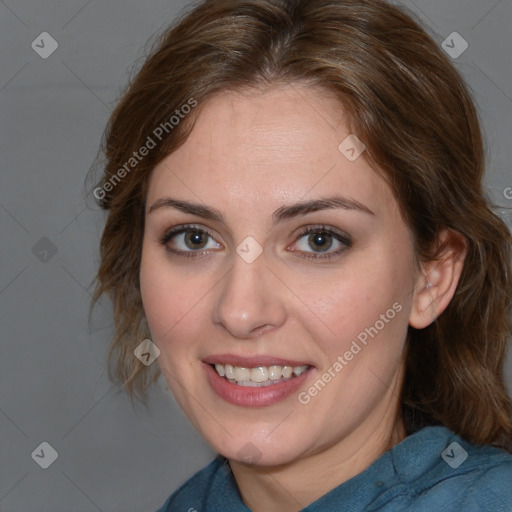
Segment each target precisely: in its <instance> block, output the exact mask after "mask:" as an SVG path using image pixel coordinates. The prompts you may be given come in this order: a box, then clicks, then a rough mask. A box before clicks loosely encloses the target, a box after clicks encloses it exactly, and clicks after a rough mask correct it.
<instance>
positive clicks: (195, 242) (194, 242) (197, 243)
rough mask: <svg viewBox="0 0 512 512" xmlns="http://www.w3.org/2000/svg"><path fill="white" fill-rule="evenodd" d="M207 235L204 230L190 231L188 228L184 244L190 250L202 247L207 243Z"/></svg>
mask: <svg viewBox="0 0 512 512" xmlns="http://www.w3.org/2000/svg"><path fill="white" fill-rule="evenodd" d="M208 238H209V235H208V234H207V233H205V232H204V231H192V230H189V231H187V232H186V233H185V236H184V240H183V241H184V242H185V245H186V246H187V247H188V248H189V249H192V250H194V249H195V250H197V249H204V247H205V246H206V244H207V243H208Z"/></svg>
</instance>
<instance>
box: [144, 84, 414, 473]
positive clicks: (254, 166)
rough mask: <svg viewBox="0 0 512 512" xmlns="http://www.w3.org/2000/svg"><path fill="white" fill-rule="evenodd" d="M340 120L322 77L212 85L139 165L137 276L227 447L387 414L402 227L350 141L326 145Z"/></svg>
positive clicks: (332, 436) (187, 391) (177, 368)
mask: <svg viewBox="0 0 512 512" xmlns="http://www.w3.org/2000/svg"><path fill="white" fill-rule="evenodd" d="M349 135H350V132H349V130H348V128H347V126H346V123H345V122H344V120H343V111H342V109H341V107H340V105H339V103H338V102H336V100H334V99H332V98H329V97H328V96H327V95H326V94H325V93H322V92H321V91H320V90H317V89H314V88H311V87H305V86H300V85H298V84H296V85H294V86H293V87H292V86H282V87H279V88H273V89H270V90H266V91H264V92H246V93H244V94H242V93H234V92H229V93H227V92H225V93H222V94H219V95H216V96H215V97H213V98H212V99H210V100H209V101H208V102H207V103H205V104H204V105H203V106H202V110H201V112H200V114H199V117H198V119H197V122H196V125H195V127H194V129H193V131H192V133H191V135H190V137H189V138H188V139H187V141H186V143H185V144H184V145H183V146H181V147H180V148H179V149H178V150H176V151H175V152H174V153H172V154H171V155H169V156H167V157H166V158H165V159H164V160H163V161H162V162H161V163H160V164H159V165H158V166H156V167H155V169H154V170H153V172H152V175H151V177H150V181H149V187H148V193H147V201H146V224H145V232H144V240H143V251H142V261H141V268H140V285H141V293H142V299H143V304H144V310H145V314H146V317H147V320H148V324H149V327H150V330H151V334H152V341H153V342H154V343H155V344H156V345H157V346H158V347H159V349H160V351H161V354H160V356H159V358H158V359H157V361H158V364H159V365H160V367H161V369H162V372H163V375H164V377H165V379H166V381H167V383H168V385H169V387H170V389H171V390H172V392H173V394H174V396H175V397H176V399H177V401H178V402H179V404H180V405H181V407H182V408H183V410H184V412H185V413H186V415H187V416H188V418H189V419H190V421H191V422H192V424H193V425H194V426H195V427H196V428H197V429H198V430H199V431H200V432H201V433H202V435H203V436H204V437H205V439H206V440H207V441H208V442H209V443H210V444H211V445H212V447H213V448H214V449H215V450H216V451H218V452H219V453H221V454H223V455H225V456H226V457H228V458H230V459H232V460H238V461H243V460H248V459H252V461H253V462H255V463H256V464H262V465H263V464H268V465H277V464H285V463H289V462H292V461H294V460H298V459H301V458H305V457H308V456H313V455H315V454H318V453H323V452H326V451H329V450H331V451H333V450H335V449H336V446H338V445H340V443H343V442H345V444H346V441H347V439H350V440H351V446H353V447H354V450H357V449H358V447H359V446H360V445H363V444H364V442H365V440H366V439H368V437H369V436H370V435H372V433H375V432H376V431H378V430H379V429H384V428H387V427H389V425H391V424H392V423H393V421H394V418H395V412H396V406H397V404H398V400H399V398H398V397H399V386H400V382H401V379H402V375H403V364H402V353H403V347H404V342H405V337H406V333H407V326H408V320H409V313H410V311H411V301H412V293H413V289H414V287H415V282H416V281H415V280H416V273H415V267H414V263H413V261H414V258H413V248H412V241H411V237H410V233H409V230H408V229H407V227H406V226H405V224H404V221H403V220H402V218H401V216H400V213H399V211H398V207H397V203H396V201H395V199H394V197H393V195H392V192H391V190H390V188H389V187H388V185H387V184H386V183H385V181H384V180H383V179H382V178H381V177H379V176H378V175H377V173H376V172H375V171H374V170H373V169H372V168H371V167H370V166H369V165H368V163H367V162H366V159H365V158H364V152H363V153H362V155H361V156H360V157H358V158H355V157H356V156H357V149H358V148H357V147H355V146H354V143H353V139H348V140H347V141H346V142H345V143H344V144H342V145H341V147H340V148H339V146H340V143H342V142H343V141H345V139H346V138H347V137H348V136H349ZM352 149H354V151H353V150H352ZM386 426H387V427H386Z"/></svg>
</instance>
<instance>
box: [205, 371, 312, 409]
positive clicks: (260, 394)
mask: <svg viewBox="0 0 512 512" xmlns="http://www.w3.org/2000/svg"><path fill="white" fill-rule="evenodd" d="M203 364H204V367H205V371H206V377H207V378H208V382H209V383H210V386H211V387H212V388H213V390H214V391H215V392H216V393H217V395H219V396H220V397H221V398H222V399H223V400H225V401H226V402H229V403H230V404H234V405H239V406H242V407H266V406H268V405H273V404H276V403H278V402H281V401H282V400H284V399H285V398H287V397H289V396H290V395H291V394H292V393H294V392H295V391H297V390H298V389H299V388H300V386H301V385H302V384H303V383H304V381H305V380H306V379H307V378H308V377H309V375H310V372H311V370H313V367H309V368H308V369H307V370H306V371H305V372H304V373H301V374H300V375H299V376H298V377H294V378H293V379H290V380H285V381H283V382H279V383H278V384H272V385H270V386H261V387H258V388H255V387H248V386H239V385H238V384H231V382H229V381H228V380H226V379H225V378H224V377H221V376H220V375H219V374H218V373H217V372H216V370H215V369H214V368H213V367H212V366H211V365H210V364H207V363H203Z"/></svg>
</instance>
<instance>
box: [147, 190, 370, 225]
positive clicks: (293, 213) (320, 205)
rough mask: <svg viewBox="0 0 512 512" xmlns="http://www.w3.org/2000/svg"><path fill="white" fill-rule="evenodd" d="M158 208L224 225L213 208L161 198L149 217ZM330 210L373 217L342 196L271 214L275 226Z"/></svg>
mask: <svg viewBox="0 0 512 512" xmlns="http://www.w3.org/2000/svg"><path fill="white" fill-rule="evenodd" d="M160 208H174V209H176V210H179V211H180V212H183V213H189V214H192V215H197V216H199V217H203V218H204V219H208V220H212V221H217V222H221V223H224V217H223V215H222V213H221V212H220V211H219V210H217V209H215V208H212V207H210V206H204V205H201V204H197V203H190V202H188V201H181V200H178V199H173V198H171V197H162V198H161V199H158V200H157V201H156V202H154V203H153V204H152V205H151V207H150V208H149V210H148V212H147V213H148V215H149V214H150V213H152V212H154V211H156V210H159V209H160ZM331 209H343V210H353V211H359V212H362V213H366V214H369V215H375V213H374V212H372V210H370V208H368V207H367V206H365V205H364V204H362V203H360V202H359V201H355V200H353V199H348V198H346V197H343V196H331V197H325V198H320V199H313V200H310V201H301V202H298V203H295V204H291V205H285V206H281V207H280V208H278V209H277V210H276V211H275V212H274V213H273V214H272V219H273V223H274V225H276V224H278V223H279V222H281V221H283V220H286V219H291V218H293V217H297V216H299V215H306V214H308V213H312V212H317V211H321V210H331Z"/></svg>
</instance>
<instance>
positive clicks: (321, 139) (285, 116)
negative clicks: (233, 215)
mask: <svg viewBox="0 0 512 512" xmlns="http://www.w3.org/2000/svg"><path fill="white" fill-rule="evenodd" d="M352 135H354V134H351V133H350V131H349V129H348V126H347V124H346V121H345V119H344V115H343V108H342V106H341V104H340V103H339V102H338V101H337V100H336V99H334V98H333V97H329V96H328V95H327V94H326V93H325V92H323V91H322V90H319V89H317V88H313V87H310V86H309V87H308V86H303V85H298V84H296V85H287V86H281V87H274V88H271V89H267V90H265V91H245V92H232V91H229V92H223V93H220V94H217V95H215V96H213V97H212V98H210V99H209V100H208V101H207V102H205V103H204V104H203V105H201V107H200V110H199V115H198V117H197V120H196V123H195V125H194V128H193V130H192V132H191V133H190V136H189V137H188V139H187V141H186V142H185V143H184V144H183V145H182V146H181V147H180V148H178V149H177V150H176V151H174V152H173V153H172V154H170V155H168V156H167V157H166V158H165V159H164V160H163V161H162V162H160V163H159V164H158V165H157V166H156V168H155V169H154V170H153V173H152V176H151V179H150V182H149V189H148V204H150V203H151V201H154V200H156V199H158V198H159V197H160V195H161V194H169V195H172V196H173V197H177V198H179V199H188V200H190V199H195V200H199V201H200V202H204V203H207V204H214V205H215V206H219V204H221V206H222V207H225V208H227V207H228V206H229V205H231V206H233V207H235V208H240V207H243V206H251V205H252V207H254V208H263V207H264V205H268V206H269V208H278V207H279V206H281V205H282V204H283V203H285V202H286V203H289V202H294V201H299V200H303V199H314V198H318V197H323V196H326V195H333V194H343V195H344V196H345V197H348V198H352V199H355V200H358V201H360V202H363V203H365V204H367V205H368V206H369V207H370V208H371V209H372V210H373V211H374V212H376V211H379V210H381V211H386V210H389V208H390V207H392V208H394V206H395V201H394V199H393V197H392V193H391V191H390V189H389V187H388V186H387V184H386V183H385V182H384V180H383V179H382V178H381V177H380V176H378V175H377V173H376V172H375V171H374V170H373V169H372V168H371V167H370V166H369V164H368V163H367V161H366V159H365V158H364V153H363V155H362V156H361V157H359V158H357V159H356V160H354V161H351V160H349V159H348V158H347V157H346V156H345V154H344V153H342V152H341V151H340V149H339V146H340V143H342V142H343V141H345V140H346V139H347V137H349V136H352ZM348 140H349V141H350V140H351V139H348ZM194 196H195V197H194ZM219 201H220V203H219Z"/></svg>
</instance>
